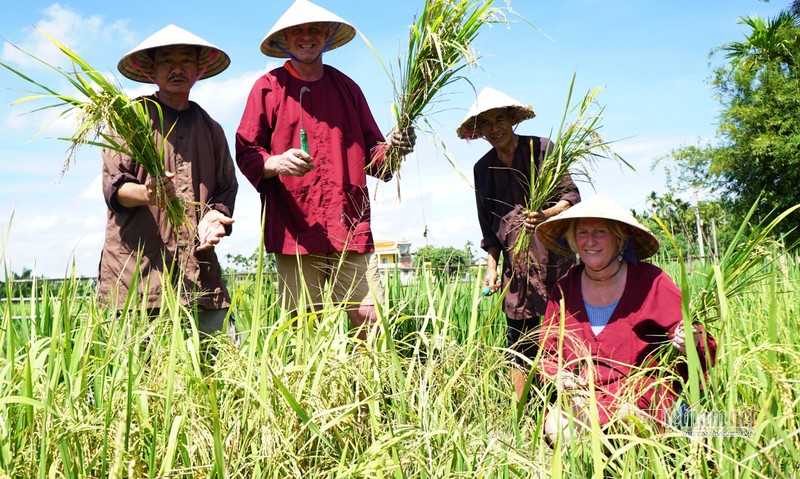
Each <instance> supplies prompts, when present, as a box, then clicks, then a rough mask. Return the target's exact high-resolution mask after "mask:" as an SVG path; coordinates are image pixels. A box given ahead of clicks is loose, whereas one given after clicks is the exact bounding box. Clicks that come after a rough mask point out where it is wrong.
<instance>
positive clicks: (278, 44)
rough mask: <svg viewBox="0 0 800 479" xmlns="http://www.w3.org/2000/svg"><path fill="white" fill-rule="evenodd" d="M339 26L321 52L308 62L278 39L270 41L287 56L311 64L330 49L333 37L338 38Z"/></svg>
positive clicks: (270, 43) (337, 25)
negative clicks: (298, 56)
mask: <svg viewBox="0 0 800 479" xmlns="http://www.w3.org/2000/svg"><path fill="white" fill-rule="evenodd" d="M339 26H340V25H339V24H338V23H337V24H336V27H334V29H333V32H332V33H331V34H330V36H329V37H328V40H327V41H326V42H325V45H323V47H322V50H321V51H320V52H319V55H317V56H316V57H315V58H314V59H313V60H311V61H308V62H304V61H303V60H300V59H299V58H297V57H296V56H294V55H292V52H290V51H289V50H287V49H285V48H283V46H281V44H280V43H279V42H278V41H276V40H272V41H271V42H269V46H271V47H274V48H277V49H278V50H280V51H282V52H283V53H285V54H286V56H287V57H289V58H291V59H292V60H294V61H296V62H299V63H305V64H311V63H314V62H315V61H317V60H318V59H319V57H321V56H322V54H323V53H325V52H327V51H328V49H329V48H330V47H331V44H332V43H333V39H334V38H336V32H337V31H339Z"/></svg>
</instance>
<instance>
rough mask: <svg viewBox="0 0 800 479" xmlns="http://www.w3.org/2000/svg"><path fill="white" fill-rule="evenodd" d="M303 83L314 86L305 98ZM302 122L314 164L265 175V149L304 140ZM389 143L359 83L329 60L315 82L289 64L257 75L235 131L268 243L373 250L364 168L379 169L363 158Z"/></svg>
mask: <svg viewBox="0 0 800 479" xmlns="http://www.w3.org/2000/svg"><path fill="white" fill-rule="evenodd" d="M303 87H307V88H308V89H309V91H306V92H305V93H304V94H303V102H302V105H301V104H300V89H301V88H303ZM301 128H304V129H305V130H306V132H307V135H308V143H309V150H310V151H309V154H310V155H311V156H312V158H313V162H314V166H315V168H314V169H313V170H311V171H310V172H308V173H306V174H305V175H304V176H302V177H295V176H275V177H273V178H269V179H266V180H265V179H263V169H264V162H265V161H266V160H267V158H268V157H270V156H272V155H276V154H281V153H283V152H284V151H286V150H288V149H290V148H300V129H301ZM384 145H385V138H384V136H383V134H382V133H381V131H380V129H379V128H378V125H377V123H376V122H375V119H374V118H373V116H372V113H371V112H370V109H369V105H368V104H367V100H366V98H365V97H364V94H363V93H362V92H361V89H360V88H359V87H358V85H356V83H355V82H354V81H353V80H351V79H350V78H349V77H347V76H346V75H344V74H343V73H341V72H340V71H338V70H336V69H335V68H333V67H330V66H327V65H326V66H325V72H324V74H323V76H322V78H321V79H319V80H317V81H314V82H307V81H304V80H301V79H299V78H296V77H294V76H292V75H291V74H290V73H289V71H287V70H286V68H284V67H280V68H276V69H275V70H272V71H271V72H269V73H267V74H266V75H264V76H262V77H261V78H259V79H258V80H256V82H255V84H254V85H253V88H252V90H251V91H250V96H249V97H248V99H247V103H246V105H245V110H244V113H243V114H242V120H241V122H240V124H239V129H238V130H237V132H236V163H237V164H238V165H239V169H240V170H241V171H242V173H243V174H244V176H245V177H247V179H248V180H250V183H252V184H253V186H254V187H255V188H256V189H257V190H258V192H259V193H260V194H261V203H262V207H263V208H265V209H266V220H265V224H264V246H265V248H266V251H267V252H270V253H283V254H296V253H299V254H308V253H334V252H341V251H344V250H348V251H355V252H358V253H366V252H371V251H374V243H373V238H372V230H371V226H370V202H369V192H368V191H367V173H370V174H374V171H376V170H367V167H366V166H367V164H368V163H369V162H370V161H372V159H373V158H381V157H382V155H383V153H384V152H385V150H386V147H385V146H384ZM384 179H386V180H388V178H384Z"/></svg>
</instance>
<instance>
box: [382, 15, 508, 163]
mask: <svg viewBox="0 0 800 479" xmlns="http://www.w3.org/2000/svg"><path fill="white" fill-rule="evenodd" d="M492 4H493V1H492V0H426V1H425V7H424V9H423V11H422V14H421V15H420V16H419V18H416V19H415V21H414V24H413V25H412V26H411V31H410V36H409V43H408V51H407V54H406V57H405V60H403V59H402V57H401V58H398V68H399V69H400V81H399V86H398V85H397V82H395V88H394V103H393V104H392V112H393V116H394V120H395V125H396V126H395V128H394V130H395V131H405V130H406V129H408V127H409V126H412V125H414V124H415V123H416V122H417V120H418V119H419V118H420V116H422V114H423V112H424V111H425V109H426V107H427V106H428V104H429V103H430V102H431V101H432V100H433V99H434V98H435V97H436V96H437V94H438V93H439V92H440V91H441V90H442V89H443V88H444V87H446V86H447V85H450V84H451V83H454V82H456V81H458V80H461V79H464V78H465V77H464V76H462V75H461V74H460V72H461V71H462V70H463V69H465V68H467V67H474V66H476V65H477V62H478V56H477V53H476V51H475V49H474V47H473V46H472V43H473V42H474V41H475V38H476V37H477V36H478V33H479V31H480V29H481V27H482V26H484V25H486V24H495V23H506V17H505V15H504V14H503V12H502V10H501V9H499V8H496V7H492ZM402 162H403V156H402V155H401V153H400V152H399V151H397V150H396V149H395V148H391V149H389V151H388V152H387V155H386V158H385V160H384V161H383V163H382V164H381V166H380V169H381V173H382V174H381V175H379V176H381V177H385V176H388V175H389V174H391V175H396V174H398V173H399V171H400V166H401V165H402Z"/></svg>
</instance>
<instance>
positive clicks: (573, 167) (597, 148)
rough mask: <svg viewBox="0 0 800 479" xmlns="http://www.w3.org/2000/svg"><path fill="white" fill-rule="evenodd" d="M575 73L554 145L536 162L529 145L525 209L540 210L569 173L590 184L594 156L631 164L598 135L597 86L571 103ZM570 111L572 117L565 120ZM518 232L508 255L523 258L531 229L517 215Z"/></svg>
mask: <svg viewBox="0 0 800 479" xmlns="http://www.w3.org/2000/svg"><path fill="white" fill-rule="evenodd" d="M575 77H576V75H575V74H573V75H572V81H571V82H570V85H569V92H568V94H567V104H566V107H565V108H564V114H563V116H562V118H561V124H560V125H559V127H558V134H557V136H556V142H555V147H554V148H548V149H547V150H546V151H545V154H544V157H543V158H542V160H541V163H540V164H538V165H537V164H536V160H535V157H534V154H535V152H534V149H533V145H531V178H530V181H529V184H528V198H527V201H526V203H525V209H526V210H527V211H541V210H542V209H544V208H545V207H546V206H547V205H548V203H550V202H552V201H553V198H554V197H556V196H557V194H558V192H559V190H561V189H563V184H564V180H565V179H566V178H568V177H570V176H572V177H573V178H576V179H579V180H584V181H586V182H588V183H590V184H591V176H590V173H591V171H593V170H594V169H595V167H596V164H597V160H598V159H600V158H606V159H609V160H613V161H615V162H617V163H619V164H620V165H625V166H627V167H628V168H630V169H631V170H633V169H634V168H633V166H631V165H630V164H629V163H628V162H626V161H625V160H624V159H622V157H621V156H620V155H619V154H617V153H616V152H615V151H613V150H612V149H611V147H610V145H611V143H612V142H610V141H607V140H605V139H603V137H602V136H601V135H600V129H601V128H602V123H601V122H602V119H603V111H604V110H605V107H600V108H599V110H597V111H593V107H596V106H597V100H596V99H595V97H596V96H597V93H598V92H599V91H600V88H599V87H598V88H595V89H594V90H592V91H590V92H587V93H586V94H585V95H584V97H583V98H582V99H581V101H580V102H579V103H577V104H576V105H574V106H573V105H572V93H573V90H574V88H575ZM570 114H574V115H575V119H574V120H572V121H571V122H569V123H568V122H567V118H568V117H569V116H570ZM518 227H519V234H518V235H517V239H516V240H515V241H514V244H513V245H512V247H511V249H512V257H513V258H514V259H515V261H519V260H523V259H527V254H528V251H529V250H530V244H531V237H532V236H533V232H532V231H529V230H528V229H527V228H525V227H524V225H523V223H522V216H520V224H519V225H518Z"/></svg>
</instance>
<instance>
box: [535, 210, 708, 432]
mask: <svg viewBox="0 0 800 479" xmlns="http://www.w3.org/2000/svg"><path fill="white" fill-rule="evenodd" d="M536 236H537V237H538V238H539V240H540V241H542V243H544V244H545V246H547V248H548V249H550V250H552V251H557V252H560V253H562V254H576V255H577V256H578V257H579V258H580V260H581V263H580V264H578V265H576V266H574V267H572V268H571V269H570V270H569V271H568V272H567V274H566V275H564V276H563V277H562V278H561V279H559V281H558V283H557V285H556V287H555V288H553V291H552V293H551V297H550V301H549V302H548V305H547V312H546V313H545V317H544V320H543V322H542V329H541V332H540V334H539V342H540V345H541V349H542V359H541V365H542V371H543V377H544V378H546V379H552V380H553V382H555V384H556V389H557V391H558V395H559V397H558V401H557V402H556V403H555V404H554V405H553V407H552V410H551V412H550V413H549V414H548V416H547V420H546V422H545V428H544V432H545V433H546V434H547V436H548V438H549V440H550V442H551V443H555V442H556V441H558V440H564V441H567V442H570V441H575V440H577V438H576V436H575V434H576V431H578V434H580V433H582V432H585V430H586V429H587V428H589V425H590V424H596V425H599V426H601V427H608V426H610V425H611V424H614V423H615V422H620V421H622V422H625V421H628V420H629V419H630V418H631V417H637V418H639V419H645V420H647V421H648V423H650V422H652V423H653V424H655V426H656V428H658V429H663V428H665V427H667V426H669V425H671V421H672V419H673V418H672V414H673V413H674V412H675V411H676V410H680V408H681V407H682V406H681V399H680V395H681V392H682V384H683V381H685V380H686V379H687V378H688V372H687V371H688V370H687V369H686V364H685V363H683V364H680V365H679V366H678V368H677V370H676V371H674V372H669V371H667V372H666V373H665V371H664V369H666V368H664V367H663V366H664V365H662V364H661V359H660V358H661V357H662V356H663V355H662V354H659V350H660V349H662V348H663V347H666V345H671V347H674V348H675V349H677V351H679V352H680V353H681V354H686V351H687V347H693V348H695V349H696V351H697V355H698V356H699V358H700V364H701V366H702V367H703V369H706V368H708V367H709V366H711V365H712V364H713V362H714V359H715V354H716V341H715V340H714V338H713V337H711V335H709V334H707V333H706V332H705V331H704V330H703V328H702V327H701V326H700V325H692V327H691V331H690V332H688V333H687V332H686V331H687V329H685V328H684V320H683V315H682V309H681V308H682V306H681V290H680V289H679V288H678V287H677V285H676V284H675V283H674V282H673V281H672V279H671V278H670V277H669V276H667V274H666V273H664V272H663V271H662V270H661V269H659V268H658V267H656V266H654V265H652V264H649V263H645V262H644V261H642V260H644V259H647V258H649V257H651V256H652V255H654V254H655V253H656V252H657V251H658V247H659V244H658V240H657V239H656V237H655V236H653V234H652V233H651V232H650V231H648V230H647V228H645V227H643V226H642V225H641V224H640V223H639V222H638V221H637V220H636V219H635V218H634V217H633V216H632V215H631V214H630V213H629V212H627V211H625V210H624V209H622V208H621V207H620V206H619V205H617V204H616V203H614V202H613V201H612V200H611V199H610V198H608V197H607V196H605V195H602V194H601V195H596V196H594V197H592V198H589V199H587V200H584V201H583V202H582V203H580V204H578V205H576V206H575V207H573V208H570V209H569V210H567V211H565V212H563V213H561V214H559V215H558V216H555V217H553V218H550V219H549V220H547V221H545V222H544V223H542V224H540V225H539V226H538V227H537V228H536ZM588 397H591V399H588ZM573 420H574V421H575V422H574V423H573V422H572V421H573Z"/></svg>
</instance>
